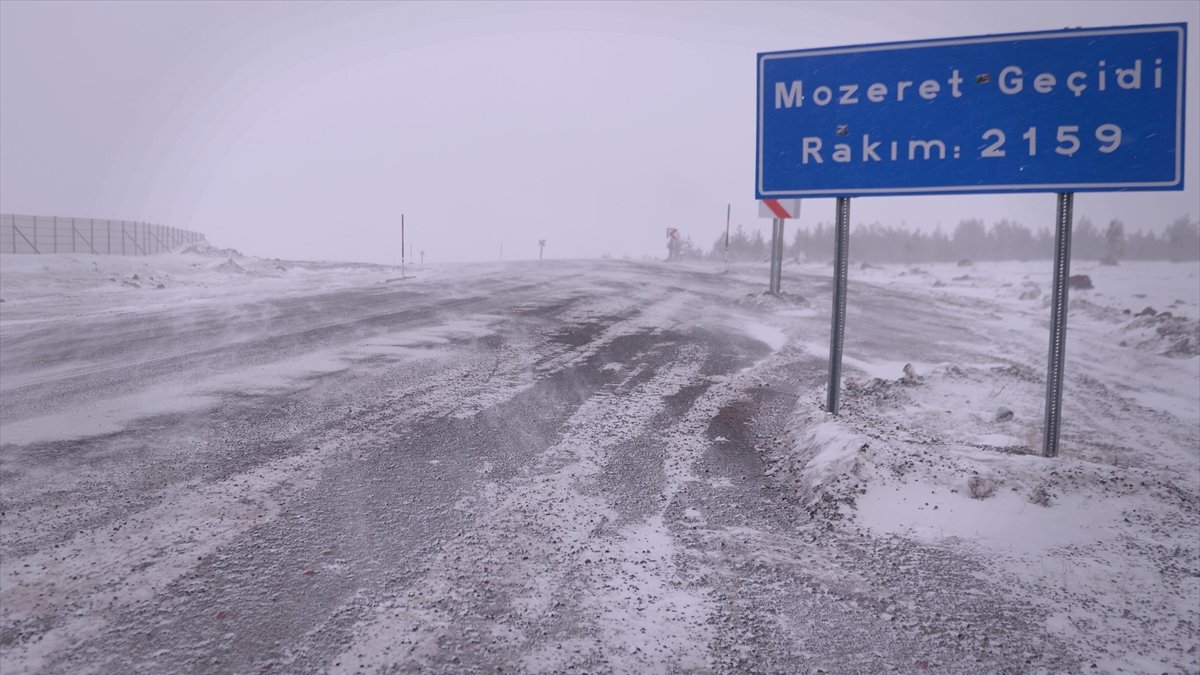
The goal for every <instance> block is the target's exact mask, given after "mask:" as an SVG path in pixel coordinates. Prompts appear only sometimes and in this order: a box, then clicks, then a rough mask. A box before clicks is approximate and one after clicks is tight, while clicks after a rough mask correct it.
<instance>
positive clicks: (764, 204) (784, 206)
mask: <svg viewBox="0 0 1200 675" xmlns="http://www.w3.org/2000/svg"><path fill="white" fill-rule="evenodd" d="M758 217H759V218H783V219H785V220H788V219H790V220H795V219H796V218H799V217H800V200H799V199H764V200H762V201H760V202H759V203H758Z"/></svg>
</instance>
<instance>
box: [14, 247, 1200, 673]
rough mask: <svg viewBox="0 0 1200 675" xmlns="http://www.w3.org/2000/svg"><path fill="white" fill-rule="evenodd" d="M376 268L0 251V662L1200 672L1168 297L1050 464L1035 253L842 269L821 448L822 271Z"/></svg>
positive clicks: (1094, 336) (1186, 448)
mask: <svg viewBox="0 0 1200 675" xmlns="http://www.w3.org/2000/svg"><path fill="white" fill-rule="evenodd" d="M409 272H410V273H411V274H414V275H415V278H413V279H407V280H399V279H398V278H397V277H399V270H398V269H396V268H391V267H381V266H374V265H347V264H335V263H304V262H294V261H278V260H264V259H252V258H246V257H241V256H238V255H236V253H235V252H231V251H220V250H215V249H205V248H203V247H200V248H197V249H195V250H194V251H192V252H189V253H184V254H173V255H163V256H154V257H148V258H116V257H87V256H66V255H62V256H5V257H3V258H2V259H0V298H2V299H3V301H4V302H3V304H0V481H2V484H0V504H2V505H3V508H2V509H0V511H2V513H0V652H2V654H0V665H2V666H3V668H2V670H3V671H4V672H5V673H7V672H37V671H45V672H54V671H62V670H92V671H101V672H117V671H121V672H164V671H187V672H212V671H221V672H315V671H337V672H356V671H357V670H359V669H364V670H367V671H377V670H389V669H395V670H404V671H408V670H433V671H439V672H483V671H485V670H486V671H488V672H496V671H497V668H501V669H503V670H506V671H511V670H517V671H525V672H550V671H576V670H588V671H615V672H653V671H659V672H661V671H672V672H674V671H689V672H693V671H719V672H735V671H736V672H743V671H754V670H757V671H768V672H781V671H783V672H798V671H804V670H810V669H816V668H820V669H822V670H824V671H825V672H861V671H869V670H876V669H879V670H882V669H888V668H894V669H899V670H901V671H923V670H926V669H941V670H947V671H951V672H995V671H1005V672H1035V671H1055V672H1057V671H1088V672H1097V671H1099V672H1196V671H1200V324H1198V323H1197V317H1200V265H1196V264H1194V263H1189V264H1178V263H1174V264H1172V263H1123V264H1121V265H1119V266H1115V267H1114V266H1099V265H1096V264H1090V263H1076V264H1075V265H1074V269H1073V270H1072V272H1073V273H1074V274H1086V275H1088V276H1089V277H1090V279H1091V282H1092V284H1093V285H1094V288H1093V289H1091V290H1073V291H1072V292H1071V311H1070V317H1069V326H1068V331H1067V336H1068V341H1067V348H1066V353H1067V370H1066V389H1065V396H1064V415H1063V434H1062V456H1061V457H1060V458H1057V459H1044V458H1041V457H1039V456H1038V453H1039V452H1040V448H1041V435H1040V434H1041V426H1042V414H1043V410H1042V406H1043V399H1044V395H1045V391H1044V378H1045V368H1046V363H1045V359H1046V352H1047V347H1048V339H1049V336H1048V317H1049V310H1048V306H1047V302H1048V299H1047V296H1048V291H1049V286H1050V273H1051V266H1050V264H1049V263H1048V262H1047V261H1039V262H1028V263H981V264H976V265H972V266H969V267H959V266H956V265H920V266H915V267H914V266H878V267H877V266H867V267H864V266H857V265H856V266H854V267H853V268H852V269H851V275H850V284H851V286H850V298H849V318H848V322H847V338H846V345H845V355H846V356H845V366H846V372H845V385H844V390H843V396H842V400H843V409H842V414H841V415H840V416H839V417H836V418H835V417H831V416H829V415H827V414H826V413H824V411H823V410H822V404H823V401H824V396H825V388H824V374H825V368H826V357H827V353H828V330H829V326H828V322H829V305H830V289H829V283H828V282H829V273H830V268H829V267H828V266H824V265H809V264H794V265H788V266H787V267H786V268H785V273H784V291H785V292H786V293H787V295H785V296H784V297H782V298H773V297H770V296H765V295H763V294H762V292H761V291H762V289H763V287H765V282H766V269H765V266H761V265H734V266H732V267H731V268H730V269H728V270H726V269H725V268H724V267H723V266H719V265H718V266H709V265H666V264H633V263H618V262H597V261H570V262H558V263H550V262H548V263H547V264H545V265H539V264H536V263H505V264H499V263H497V264H491V265H441V266H428V267H421V268H418V269H415V270H413V269H410V270H409ZM1147 307H1150V308H1152V309H1153V312H1152V313H1151V312H1148V311H1145V308H1147ZM907 364H911V366H912V369H910V372H913V371H915V376H905V374H904V368H905V366H906V365H907Z"/></svg>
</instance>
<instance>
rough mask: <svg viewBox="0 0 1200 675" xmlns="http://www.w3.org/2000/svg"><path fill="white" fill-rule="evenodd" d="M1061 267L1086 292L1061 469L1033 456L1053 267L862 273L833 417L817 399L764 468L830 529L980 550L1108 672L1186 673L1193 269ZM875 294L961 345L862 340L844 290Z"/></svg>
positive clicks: (1190, 653) (1080, 296) (1199, 408)
mask: <svg viewBox="0 0 1200 675" xmlns="http://www.w3.org/2000/svg"><path fill="white" fill-rule="evenodd" d="M864 267H865V269H864ZM791 269H796V268H795V267H793V268H791ZM802 269H803V271H805V272H808V273H813V274H828V273H829V272H828V270H829V268H828V267H824V266H820V267H818V266H811V267H810V266H802ZM1073 272H1074V273H1075V274H1085V275H1088V276H1089V277H1090V281H1091V283H1092V284H1093V286H1094V288H1093V289H1090V290H1078V289H1077V290H1072V291H1071V293H1070V314H1069V324H1068V330H1067V338H1068V340H1067V349H1066V354H1067V364H1066V385H1065V394H1064V414H1063V430H1062V439H1061V450H1060V454H1061V456H1060V457H1059V458H1057V459H1045V458H1042V457H1040V456H1039V455H1040V453H1041V450H1042V436H1041V434H1042V426H1043V414H1044V413H1043V406H1044V397H1045V384H1044V382H1045V371H1046V352H1047V348H1048V317H1049V308H1048V307H1049V299H1048V295H1049V290H1050V281H1051V279H1050V276H1051V266H1050V264H1049V263H1048V262H1045V261H1043V262H1038V263H1007V264H1005V263H992V264H986V263H985V264H979V265H973V266H969V267H966V266H964V267H959V266H955V265H935V266H925V265H923V266H920V267H908V266H884V267H874V266H856V267H854V268H853V269H852V272H851V280H850V306H851V314H850V319H849V321H848V324H849V325H848V338H847V346H846V360H845V362H846V366H847V368H846V376H845V386H844V390H843V395H842V400H843V407H842V410H841V415H840V416H839V417H836V418H834V417H830V416H828V415H826V414H825V413H824V411H823V410H822V407H823V404H824V398H825V390H824V388H821V389H820V390H818V391H812V392H810V394H809V395H808V397H807V400H802V401H801V403H800V405H799V406H798V408H797V412H796V414H795V416H794V418H793V421H792V424H791V429H790V437H791V439H790V443H789V444H788V445H786V446H784V447H781V448H778V449H777V450H776V451H775V452H774V453H773V454H772V456H771V457H770V461H771V462H772V464H773V466H772V469H771V470H772V471H774V472H776V473H777V474H779V475H782V476H786V477H787V478H789V479H790V480H792V481H793V482H794V484H795V485H796V486H797V488H798V489H799V490H801V491H802V492H803V493H804V494H805V495H806V498H807V503H808V505H809V508H810V511H811V512H813V514H814V515H816V516H817V517H818V518H824V519H825V520H826V521H827V522H828V523H830V525H831V526H832V527H834V528H835V529H839V528H846V529H849V530H855V531H859V532H863V533H869V534H870V535H872V536H876V537H881V538H888V537H903V538H908V539H912V540H916V541H920V542H922V543H925V544H929V545H934V546H945V547H949V548H953V549H956V550H959V551H965V552H967V553H968V554H970V555H974V556H977V557H978V558H979V559H980V560H981V561H982V562H983V563H984V564H985V568H986V569H989V570H990V571H991V573H992V574H993V575H994V577H993V581H999V582H1001V583H1007V584H1009V585H1010V587H1011V589H1012V592H1013V593H1014V594H1016V595H1017V596H1018V597H1023V598H1024V599H1025V600H1026V601H1028V602H1029V603H1030V604H1031V605H1033V606H1037V607H1039V608H1041V609H1043V610H1044V611H1045V612H1046V613H1047V616H1049V617H1050V619H1049V621H1048V622H1047V623H1048V625H1047V626H1046V627H1047V629H1048V630H1049V631H1051V633H1052V634H1058V635H1060V636H1061V637H1063V638H1065V639H1067V640H1069V641H1071V642H1073V643H1076V644H1079V645H1080V646H1081V647H1082V648H1083V651H1084V653H1090V654H1093V655H1094V663H1095V664H1096V667H1097V668H1100V669H1102V670H1103V671H1105V672H1115V671H1118V670H1120V669H1124V670H1125V671H1129V670H1132V671H1135V672H1163V671H1188V672H1191V671H1195V670H1196V669H1197V667H1198V666H1200V653H1198V651H1200V647H1198V646H1197V644H1198V639H1200V637H1198V632H1197V631H1198V628H1197V626H1198V619H1200V606H1198V604H1200V603H1198V600H1200V428H1198V427H1200V327H1198V324H1197V319H1196V317H1197V316H1200V311H1198V306H1200V266H1197V265H1196V264H1194V263H1188V264H1171V263H1128V264H1123V265H1121V266H1119V267H1103V266H1098V265H1094V264H1093V265H1089V264H1086V263H1084V264H1077V265H1075V269H1074V270H1073ZM884 289H886V292H888V293H898V294H899V296H900V298H901V299H900V300H899V301H901V302H903V301H905V300H904V299H903V296H908V299H907V302H911V303H914V305H919V304H925V303H931V304H937V305H942V306H950V307H953V308H954V309H955V311H956V312H959V313H961V315H962V316H964V317H965V318H967V319H968V320H969V321H970V324H971V325H972V326H973V332H974V333H975V336H974V340H973V341H974V344H971V340H968V341H963V339H962V337H961V336H959V335H955V336H953V337H951V336H948V335H947V336H944V339H940V337H939V338H934V339H933V340H932V344H925V345H914V344H906V343H905V342H904V340H903V339H902V338H898V339H897V340H896V341H895V342H894V343H891V344H878V343H876V344H856V343H855V337H854V336H855V327H856V325H858V326H861V325H862V324H863V322H866V321H869V320H870V316H869V311H867V312H860V313H858V314H856V313H855V312H854V305H855V303H856V296H858V297H859V298H862V297H864V296H866V297H868V298H874V297H877V296H878V294H879V293H882V292H884ZM887 300H889V301H892V300H893V299H892V298H890V297H889V298H887ZM1147 308H1150V309H1147ZM916 309H917V308H916V307H914V311H915V310H916ZM807 347H808V349H809V350H810V351H813V352H815V353H822V350H825V349H827V347H826V346H825V345H824V344H822V343H819V342H814V343H811V344H809V345H807ZM931 353H932V354H935V355H936V358H931V359H928V360H926V361H921V360H918V358H919V356H921V355H925V356H926V357H928V355H929V354H931ZM914 354H915V355H917V357H916V358H914V356H913V355H914ZM906 363H911V364H912V366H913V367H914V368H913V369H910V370H909V374H908V375H906V374H905V372H904V371H903V367H904V365H905V364H906Z"/></svg>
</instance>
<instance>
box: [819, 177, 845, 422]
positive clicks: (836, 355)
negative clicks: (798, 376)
mask: <svg viewBox="0 0 1200 675" xmlns="http://www.w3.org/2000/svg"><path fill="white" fill-rule="evenodd" d="M835 229H836V234H835V236H836V237H837V238H836V240H835V242H834V252H833V318H832V320H831V321H830V329H829V387H828V392H827V394H828V395H827V396H826V401H825V411H826V412H828V413H829V414H831V415H836V414H838V406H839V405H840V401H839V396H840V394H841V388H842V343H843V342H844V341H845V338H846V284H847V281H848V278H849V274H850V198H849V197H838V198H837V222H836V227H835Z"/></svg>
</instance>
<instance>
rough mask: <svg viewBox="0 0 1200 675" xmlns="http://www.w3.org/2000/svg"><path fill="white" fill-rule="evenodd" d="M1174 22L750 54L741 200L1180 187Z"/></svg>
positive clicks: (1181, 50)
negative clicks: (747, 179) (754, 132)
mask: <svg viewBox="0 0 1200 675" xmlns="http://www.w3.org/2000/svg"><path fill="white" fill-rule="evenodd" d="M1186 43H1187V26H1186V24H1182V23H1179V24H1161V25H1148V26H1121V27H1113V28H1087V29H1071V30H1061V31H1045V32H1037V33H1016V34H1010V35H987V36H979V37H964V38H952V39H944V40H927V41H920V42H896V43H888V44H876V45H860V46H852V47H838V48H831V49H809V50H803V51H790V52H771V53H764V54H759V55H758V147H757V167H756V182H755V197H756V198H757V199H768V198H775V199H778V198H790V197H855V196H868V195H897V194H967V193H978V192H1084V191H1109V190H1182V189H1183V154H1184V145H1183V127H1184V116H1183V113H1184V82H1185V74H1184V55H1185V54H1186V52H1187V44H1186Z"/></svg>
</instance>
